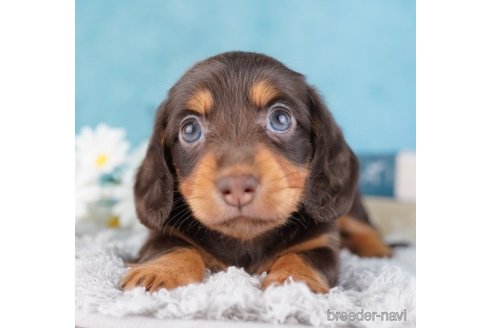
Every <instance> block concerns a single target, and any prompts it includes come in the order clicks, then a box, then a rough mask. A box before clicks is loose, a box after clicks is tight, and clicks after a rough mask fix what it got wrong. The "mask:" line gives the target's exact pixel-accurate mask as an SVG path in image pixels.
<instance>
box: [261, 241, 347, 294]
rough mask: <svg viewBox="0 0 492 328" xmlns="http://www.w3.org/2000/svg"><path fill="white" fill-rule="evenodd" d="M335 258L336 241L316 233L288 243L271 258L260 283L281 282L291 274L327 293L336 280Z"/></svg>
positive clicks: (263, 284)
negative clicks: (285, 248)
mask: <svg viewBox="0 0 492 328" xmlns="http://www.w3.org/2000/svg"><path fill="white" fill-rule="evenodd" d="M338 262H339V261H338V242H337V241H336V240H334V239H333V238H329V236H328V235H322V236H318V237H316V238H312V239H310V240H308V241H305V242H303V243H300V244H298V245H294V246H292V247H290V248H289V249H287V250H286V251H284V252H282V253H281V254H280V256H278V257H277V258H275V259H274V260H273V261H271V262H270V264H269V265H268V268H267V271H268V274H267V276H266V277H265V279H264V280H263V282H262V286H261V287H262V288H263V289H265V288H267V287H268V286H270V285H272V284H282V283H284V282H285V281H286V280H287V279H288V278H289V277H292V279H293V280H294V281H302V282H305V283H306V284H307V285H308V287H309V288H310V289H311V290H312V291H313V292H315V293H327V292H328V291H329V290H330V288H331V287H332V286H334V285H335V284H336V282H337V277H338Z"/></svg>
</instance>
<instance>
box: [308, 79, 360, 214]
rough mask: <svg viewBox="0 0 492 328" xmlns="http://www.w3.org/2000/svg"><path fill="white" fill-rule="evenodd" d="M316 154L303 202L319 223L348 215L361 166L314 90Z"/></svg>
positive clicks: (311, 91) (311, 93)
mask: <svg viewBox="0 0 492 328" xmlns="http://www.w3.org/2000/svg"><path fill="white" fill-rule="evenodd" d="M308 101H309V106H310V109H309V110H310V113H311V124H312V135H311V142H312V144H313V149H314V154H313V158H312V161H311V172H310V176H309V178H308V183H307V187H306V191H305V199H304V202H303V205H304V208H305V209H306V211H307V212H308V213H309V214H310V215H311V216H312V217H313V218H314V219H315V220H316V221H318V222H328V221H331V220H335V219H337V218H338V217H340V216H342V215H344V214H346V213H347V212H348V211H349V210H350V207H351V205H352V202H353V199H354V196H355V193H356V188H357V177H358V163H357V158H356V157H355V155H354V153H353V152H352V150H351V149H350V148H349V146H348V145H347V143H346V142H345V139H344V138H343V135H342V132H341V130H340V128H339V127H338V126H337V124H336V123H335V121H334V119H333V117H332V115H331V114H330V112H329V111H328V108H327V107H326V105H325V104H324V103H323V101H322V100H321V98H320V96H319V95H318V93H317V92H316V90H314V89H313V88H311V87H309V88H308Z"/></svg>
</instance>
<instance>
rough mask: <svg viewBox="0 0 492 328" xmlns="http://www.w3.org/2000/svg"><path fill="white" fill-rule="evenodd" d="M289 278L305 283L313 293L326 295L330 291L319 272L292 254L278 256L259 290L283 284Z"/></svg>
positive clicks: (298, 256)
mask: <svg viewBox="0 0 492 328" xmlns="http://www.w3.org/2000/svg"><path fill="white" fill-rule="evenodd" d="M289 277H292V279H293V280H295V281H302V282H305V283H306V284H307V285H308V287H309V288H310V289H311V290H312V291H313V292H315V293H327V292H328V291H329V289H330V287H329V286H328V283H327V282H326V280H325V279H324V278H323V277H322V275H321V274H320V273H319V272H317V271H316V270H315V269H314V268H312V267H311V266H310V265H308V264H307V263H306V262H305V261H304V260H303V259H302V257H301V256H300V255H297V254H293V253H291V254H286V255H283V256H280V257H279V258H278V259H277V260H276V261H275V262H274V263H273V265H272V267H271V269H270V271H269V273H268V275H267V276H266V277H265V279H264V280H263V282H262V284H261V288H262V289H266V288H267V287H268V286H271V285H273V284H283V283H284V282H285V281H286V280H287V279H288V278H289Z"/></svg>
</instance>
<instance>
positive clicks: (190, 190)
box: [179, 145, 308, 240]
mask: <svg viewBox="0 0 492 328" xmlns="http://www.w3.org/2000/svg"><path fill="white" fill-rule="evenodd" d="M234 174H252V175H254V176H256V177H257V178H258V180H259V182H260V188H258V194H257V195H255V198H254V200H253V202H252V203H251V204H250V205H248V206H246V207H245V208H243V209H242V212H241V215H242V217H241V216H239V213H238V212H237V211H236V210H235V209H232V208H230V207H228V206H226V205H225V204H224V202H223V200H222V199H221V196H220V195H219V194H218V192H217V190H216V187H215V180H216V179H217V177H219V176H224V175H234ZM307 175H308V170H307V169H306V168H304V167H299V166H296V165H294V164H292V163H290V162H289V161H288V160H287V159H285V158H283V157H282V156H280V155H278V154H276V153H274V152H272V151H271V150H269V149H268V148H267V147H266V146H263V145H260V146H258V148H257V151H256V153H255V160H254V163H253V164H250V165H245V164H237V165H232V166H229V167H227V168H223V169H220V170H219V169H218V167H217V162H216V159H215V155H214V154H213V153H211V152H209V153H206V154H205V155H203V157H202V158H201V159H200V160H199V161H198V163H197V164H196V166H195V169H194V170H193V172H192V174H191V175H190V176H189V177H187V178H186V179H184V180H181V181H179V188H180V191H181V193H182V194H183V196H184V198H185V199H186V201H187V203H188V204H189V205H190V208H191V210H192V211H193V214H194V215H195V217H196V218H197V219H199V220H200V221H201V222H202V223H203V224H205V225H207V226H208V227H210V228H212V229H214V230H217V231H220V232H222V233H224V234H227V235H229V236H232V237H235V238H238V239H241V240H248V239H251V238H254V237H255V236H258V235H259V234H261V233H263V232H265V231H267V230H270V229H272V228H274V227H275V226H279V225H281V224H283V223H285V221H286V220H287V218H288V217H289V215H290V214H291V213H293V212H295V211H296V210H297V207H298V206H299V203H300V200H301V198H302V195H303V192H304V186H305V182H306V178H307ZM235 211H236V212H235ZM233 217H234V218H235V220H233V221H228V220H229V219H231V218H233ZM252 219H253V220H252Z"/></svg>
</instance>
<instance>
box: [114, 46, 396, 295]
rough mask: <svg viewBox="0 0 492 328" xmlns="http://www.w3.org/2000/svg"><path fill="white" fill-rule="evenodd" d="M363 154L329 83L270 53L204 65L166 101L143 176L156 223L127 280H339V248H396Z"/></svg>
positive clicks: (141, 189)
mask: <svg viewBox="0 0 492 328" xmlns="http://www.w3.org/2000/svg"><path fill="white" fill-rule="evenodd" d="M357 176H358V165H357V159H356V157H355V156H354V154H353V152H352V151H351V149H350V148H349V146H348V145H347V143H346V142H345V140H344V138H343V135H342V133H341V131H340V128H339V127H338V126H337V124H336V123H335V122H334V120H333V117H332V115H331V114H330V112H329V111H328V109H327V107H326V106H325V104H324V103H323V101H322V100H321V98H320V96H319V95H318V93H317V92H316V91H315V89H313V87H311V86H310V85H308V84H307V83H306V80H305V78H304V76H303V75H301V74H299V73H296V72H294V71H292V70H290V69H289V68H287V67H286V66H284V65H283V64H281V63H280V62H278V61H277V60H275V59H273V58H270V57H267V56H265V55H261V54H256V53H246V52H228V53H224V54H220V55H217V56H215V57H212V58H209V59H207V60H205V61H202V62H200V63H198V64H196V65H195V66H194V67H192V68H191V69H190V70H189V71H188V72H186V74H185V75H184V76H183V77H182V78H181V79H180V80H179V81H178V82H177V83H176V84H175V85H174V86H173V87H172V88H171V90H170V91H169V94H168V97H167V99H166V100H165V101H164V103H163V104H162V105H161V106H160V107H159V109H158V112H157V116H156V120H155V126H154V130H153V134H152V137H151V140H150V144H149V147H148V150H147V154H146V157H145V159H144V161H143V163H142V165H141V167H140V169H139V171H138V174H137V177H136V183H135V189H134V194H135V205H136V209H137V213H138V217H139V219H140V221H141V222H142V223H143V224H144V225H146V226H147V227H148V228H149V229H151V230H152V232H151V235H150V237H149V239H148V241H147V242H146V243H145V245H144V246H143V248H142V249H141V252H140V258H139V260H138V262H137V263H136V264H133V265H131V267H130V269H129V271H128V272H127V273H126V275H125V276H124V277H123V279H122V280H121V286H122V288H124V289H129V288H133V287H136V286H142V287H145V288H146V289H147V290H149V291H155V290H157V289H159V288H169V289H170V288H176V287H179V286H183V285H186V284H190V283H197V282H200V281H202V279H203V277H204V273H205V270H206V268H208V269H210V270H212V271H213V272H215V271H220V270H224V269H225V268H227V267H228V266H237V267H241V268H244V269H245V270H246V271H247V272H249V273H251V274H254V273H262V272H265V271H266V272H267V276H266V278H265V279H264V280H263V282H262V288H266V287H268V286H270V285H272V284H277V283H278V284H281V283H283V282H284V281H286V280H287V279H288V278H289V277H292V278H293V279H294V280H297V281H303V282H305V283H306V284H307V285H308V286H309V287H310V289H311V290H313V291H314V292H318V293H325V292H328V291H329V289H330V288H331V287H333V286H334V285H335V284H336V281H337V275H338V266H339V265H338V262H339V260H338V252H339V247H340V246H342V245H345V246H346V247H348V248H349V249H350V250H351V251H353V252H354V253H356V254H359V255H362V256H388V255H390V253H391V250H390V249H389V248H388V247H387V246H386V245H384V243H383V242H382V241H381V239H380V238H379V236H378V234H377V232H376V230H375V229H374V228H373V227H372V226H371V225H370V224H369V221H368V218H367V214H366V212H365V211H364V208H363V207H362V205H361V202H360V197H359V195H358V194H357Z"/></svg>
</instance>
